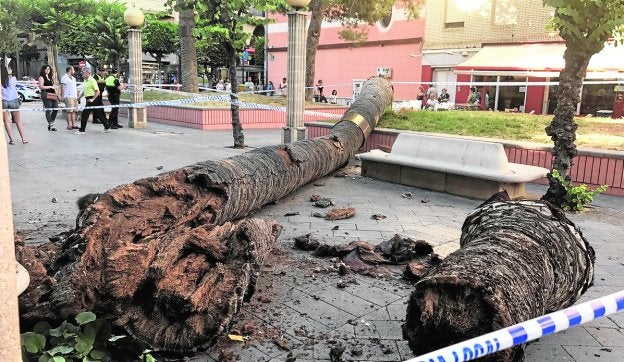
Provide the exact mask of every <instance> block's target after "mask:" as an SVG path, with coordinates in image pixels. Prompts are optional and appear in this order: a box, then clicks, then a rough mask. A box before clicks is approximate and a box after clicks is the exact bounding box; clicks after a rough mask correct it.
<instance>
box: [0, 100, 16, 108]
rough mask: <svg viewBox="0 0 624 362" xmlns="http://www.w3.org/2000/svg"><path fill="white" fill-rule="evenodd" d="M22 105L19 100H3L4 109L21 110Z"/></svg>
mask: <svg viewBox="0 0 624 362" xmlns="http://www.w3.org/2000/svg"><path fill="white" fill-rule="evenodd" d="M19 107H20V104H19V100H17V99H13V100H10V101H5V100H4V99H3V100H2V109H19Z"/></svg>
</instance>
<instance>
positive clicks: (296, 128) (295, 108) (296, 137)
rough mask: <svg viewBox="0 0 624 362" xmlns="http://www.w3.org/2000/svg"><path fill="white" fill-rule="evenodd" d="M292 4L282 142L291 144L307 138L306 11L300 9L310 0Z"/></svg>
mask: <svg viewBox="0 0 624 362" xmlns="http://www.w3.org/2000/svg"><path fill="white" fill-rule="evenodd" d="M287 1H288V4H289V5H290V6H292V7H293V10H292V11H289V12H288V52H287V54H288V72H287V74H286V76H287V83H286V84H287V92H286V93H287V97H288V104H287V107H286V113H287V116H286V126H285V127H284V133H283V136H282V143H283V144H286V143H292V142H295V141H300V140H304V139H305V138H306V128H305V126H304V123H303V112H304V105H305V64H306V38H305V29H306V20H307V18H306V13H305V12H304V11H301V9H302V8H304V7H306V6H307V5H308V4H309V3H310V0H287Z"/></svg>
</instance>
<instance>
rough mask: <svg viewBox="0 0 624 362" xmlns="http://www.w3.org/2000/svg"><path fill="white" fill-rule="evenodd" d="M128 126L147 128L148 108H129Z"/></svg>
mask: <svg viewBox="0 0 624 362" xmlns="http://www.w3.org/2000/svg"><path fill="white" fill-rule="evenodd" d="M128 127H130V128H147V110H146V109H145V108H129V109H128Z"/></svg>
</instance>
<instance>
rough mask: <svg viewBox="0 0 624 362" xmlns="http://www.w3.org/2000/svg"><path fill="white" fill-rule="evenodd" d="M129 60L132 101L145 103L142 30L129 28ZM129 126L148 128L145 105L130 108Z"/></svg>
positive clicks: (129, 85)
mask: <svg viewBox="0 0 624 362" xmlns="http://www.w3.org/2000/svg"><path fill="white" fill-rule="evenodd" d="M128 46H129V48H130V49H129V50H128V57H129V59H128V62H129V63H130V74H129V76H130V77H129V79H128V89H130V91H131V92H132V93H131V97H130V101H131V102H132V103H133V104H136V103H143V61H142V60H143V49H142V46H141V30H139V29H135V28H130V29H128ZM128 127H132V128H146V127H147V111H146V109H145V107H130V108H129V109H128Z"/></svg>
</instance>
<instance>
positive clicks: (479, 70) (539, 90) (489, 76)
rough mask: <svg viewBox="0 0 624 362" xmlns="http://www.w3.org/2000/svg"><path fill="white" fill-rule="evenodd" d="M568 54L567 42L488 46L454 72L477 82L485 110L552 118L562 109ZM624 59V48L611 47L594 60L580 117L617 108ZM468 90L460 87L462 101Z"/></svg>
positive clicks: (582, 100) (459, 95) (584, 90)
mask: <svg viewBox="0 0 624 362" xmlns="http://www.w3.org/2000/svg"><path fill="white" fill-rule="evenodd" d="M564 51H565V44H563V43H538V44H506V45H485V46H483V48H481V50H479V52H477V53H476V54H475V55H474V56H473V57H472V58H470V59H468V60H466V61H465V62H463V63H460V64H458V65H456V66H454V67H453V69H454V71H455V72H456V73H457V74H458V76H457V79H458V81H465V82H470V83H474V85H475V86H476V87H477V89H478V90H479V91H480V93H481V99H482V100H483V101H482V109H492V110H498V111H507V112H526V113H529V112H533V113H536V114H546V113H548V114H551V113H552V112H553V111H554V109H555V107H556V105H557V97H556V90H557V85H556V82H558V80H559V78H558V77H559V72H560V71H561V70H562V69H563V67H564V65H565V63H564V59H563V53H564ZM623 57H624V49H622V47H620V48H616V47H613V46H611V45H607V46H605V49H604V50H603V51H601V52H600V53H598V54H596V55H594V57H592V59H591V61H590V63H589V67H588V71H587V76H586V78H585V82H584V84H583V87H582V91H581V103H580V104H579V105H578V108H577V113H578V114H593V115H596V114H597V113H599V111H601V110H609V109H611V108H612V105H613V100H614V97H615V93H614V86H615V85H616V84H617V83H618V82H624V63H619V62H618V59H622V58H623ZM618 63H619V64H618ZM468 88H469V87H466V86H464V87H458V89H457V90H456V93H457V97H458V99H462V97H466V96H467V95H468ZM486 99H489V103H488V104H486V102H485V100H486Z"/></svg>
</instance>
